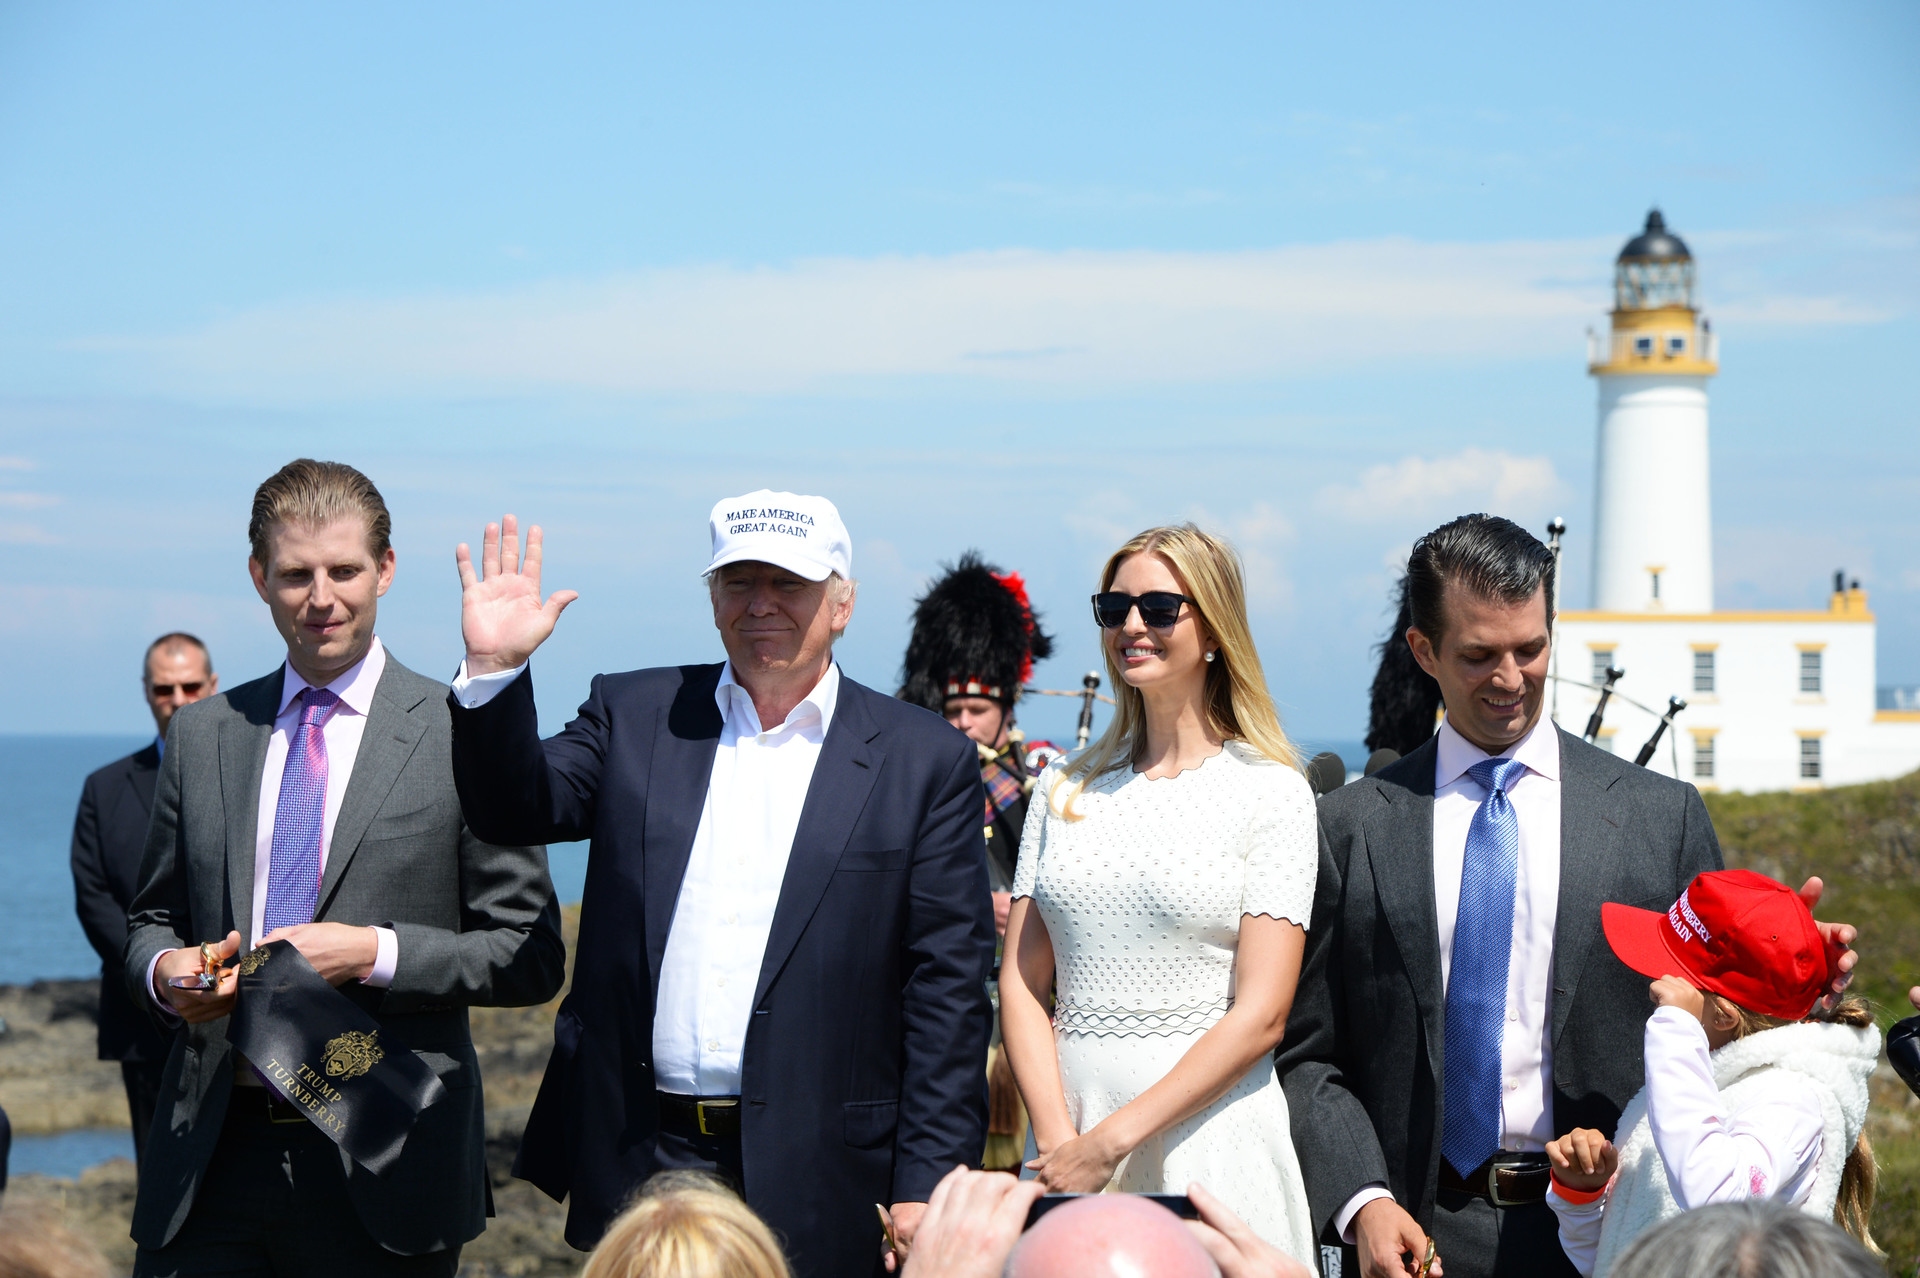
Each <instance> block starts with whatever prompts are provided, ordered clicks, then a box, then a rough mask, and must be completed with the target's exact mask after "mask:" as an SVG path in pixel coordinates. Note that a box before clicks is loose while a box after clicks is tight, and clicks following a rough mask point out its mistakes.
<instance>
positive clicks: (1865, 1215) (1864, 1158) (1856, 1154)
mask: <svg viewBox="0 0 1920 1278" xmlns="http://www.w3.org/2000/svg"><path fill="white" fill-rule="evenodd" d="M1707 997H1709V998H1711V999H1714V1000H1716V1001H1717V1002H1718V1003H1719V1004H1720V1006H1722V1007H1724V1008H1726V1009H1727V1011H1729V1012H1730V1013H1732V1015H1733V1029H1732V1031H1731V1033H1732V1034H1733V1036H1734V1037H1735V1038H1745V1037H1746V1036H1747V1035H1749V1034H1759V1033H1762V1032H1764V1031H1766V1030H1770V1029H1779V1028H1780V1027H1781V1026H1783V1025H1795V1024H1798V1023H1799V1022H1797V1021H1786V1020H1781V1019H1780V1018H1779V1017H1777V1016H1768V1015H1766V1014H1764V1013H1762V1012H1752V1011H1748V1010H1747V1009H1746V1008H1744V1007H1741V1006H1740V1005H1739V1004H1738V1003H1736V1002H1734V1001H1733V1000H1732V999H1730V998H1723V997H1722V996H1720V995H1718V994H1709V995H1708V996H1707ZM1807 1019H1808V1020H1810V1021H1830V1022H1833V1023H1835V1024H1838V1025H1851V1026H1852V1027H1854V1028H1855V1029H1864V1028H1865V1027H1866V1026H1869V1025H1871V1024H1873V1009H1872V1008H1871V1007H1869V1006H1867V1001H1866V1000H1865V999H1863V998H1857V997H1854V996H1851V995H1849V996H1848V997H1846V998H1843V999H1841V1000H1840V1001H1839V1002H1838V1003H1836V1004H1835V1005H1834V1007H1833V1010H1832V1011H1830V1012H1823V1011H1820V1010H1819V1009H1818V1008H1816V1009H1815V1010H1814V1013H1813V1015H1811V1016H1809V1017H1808V1018H1807ZM1879 1189H1880V1164H1879V1162H1878V1160H1876V1159H1875V1158H1874V1156H1873V1142H1872V1141H1870V1140H1868V1139H1867V1134H1866V1132H1864V1131H1863V1132H1861V1133H1860V1136H1859V1138H1858V1139H1856V1140H1855V1141H1854V1142H1853V1148H1852V1149H1851V1150H1849V1151H1848V1152H1847V1161H1846V1163H1845V1164H1844V1165H1843V1166H1842V1167H1841V1168H1840V1196H1839V1197H1838V1198H1837V1199H1835V1200H1834V1204H1833V1223H1834V1224H1836V1225H1838V1226H1840V1228H1842V1229H1844V1230H1846V1231H1847V1232H1848V1233H1850V1234H1852V1235H1853V1236H1854V1237H1855V1238H1857V1239H1858V1240H1859V1241H1860V1245H1861V1246H1863V1247H1865V1248H1866V1249H1867V1250H1868V1251H1870V1252H1872V1253H1873V1254H1874V1255H1876V1256H1880V1257H1885V1256H1886V1254H1887V1253H1886V1252H1884V1251H1881V1250H1880V1244H1878V1243H1876V1242H1874V1241H1873V1234H1872V1232H1871V1231H1869V1229H1868V1228H1867V1226H1868V1224H1869V1223H1870V1222H1871V1221H1872V1220H1873V1200H1874V1197H1875V1195H1876V1194H1878V1192H1879Z"/></svg>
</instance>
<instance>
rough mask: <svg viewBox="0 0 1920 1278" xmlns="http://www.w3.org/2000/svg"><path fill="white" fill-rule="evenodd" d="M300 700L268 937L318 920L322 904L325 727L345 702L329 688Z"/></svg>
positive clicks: (271, 877) (272, 871)
mask: <svg viewBox="0 0 1920 1278" xmlns="http://www.w3.org/2000/svg"><path fill="white" fill-rule="evenodd" d="M300 701H301V706H300V722H299V723H298V724H297V725H296V726H295V727H294V729H293V740H292V741H291V742H289V743H288V745H287V769H286V771H284V772H282V773H281V774H280V802H279V805H278V806H277V807H275V808H274V810H273V853H272V860H271V861H269V862H268V865H267V913H266V919H265V921H264V923H263V924H262V931H263V933H265V932H272V931H273V930H274V929H275V928H282V927H292V926H293V925H295V924H296V923H311V922H313V911H314V907H315V906H317V905H319V903H320V840H321V837H322V836H323V834H324V832H325V830H326V819H327V737H326V731H325V729H326V726H327V720H328V719H330V718H332V717H333V712H334V711H335V710H336V709H338V708H339V705H340V698H339V697H338V696H337V695H336V694H334V693H331V692H328V691H327V690H326V689H325V688H308V689H307V690H306V691H305V692H303V693H301V694H300Z"/></svg>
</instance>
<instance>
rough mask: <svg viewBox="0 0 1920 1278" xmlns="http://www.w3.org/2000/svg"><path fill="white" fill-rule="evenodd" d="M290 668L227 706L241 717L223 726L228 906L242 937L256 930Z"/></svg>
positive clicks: (233, 717) (222, 789)
mask: <svg viewBox="0 0 1920 1278" xmlns="http://www.w3.org/2000/svg"><path fill="white" fill-rule="evenodd" d="M285 679H286V675H285V672H284V670H277V671H275V672H274V673H273V674H271V675H269V676H267V677H266V678H265V679H259V680H256V681H255V682H254V683H252V684H251V685H249V686H248V687H246V688H242V689H236V690H235V692H234V693H233V695H232V696H229V697H228V698H227V704H228V705H229V706H231V707H232V708H233V709H234V710H235V711H237V712H238V713H236V714H231V715H228V716H227V717H226V718H225V719H223V720H221V722H220V743H219V754H220V804H221V808H222V809H223V811H224V812H225V814H226V820H225V822H224V823H223V824H224V825H225V828H226V831H227V904H228V907H229V908H230V909H231V910H232V912H233V919H232V923H233V926H234V928H235V929H237V930H238V931H239V932H240V934H241V935H242V937H245V936H246V935H247V933H248V930H249V929H250V928H251V927H252V926H253V858H254V845H255V843H256V841H257V840H258V838H259V833H260V773H261V770H262V769H264V768H265V767H266V766H267V742H268V740H269V739H271V738H272V736H273V716H274V713H275V712H276V711H277V710H279V708H280V693H281V690H282V689H283V688H284V687H285Z"/></svg>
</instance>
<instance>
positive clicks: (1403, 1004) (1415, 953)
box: [1276, 732, 1720, 1241]
mask: <svg viewBox="0 0 1920 1278" xmlns="http://www.w3.org/2000/svg"><path fill="white" fill-rule="evenodd" d="M1559 738H1560V904H1559V910H1558V912H1557V914H1556V916H1555V921H1554V945H1553V983H1552V994H1551V995H1550V999H1551V1002H1552V1006H1551V1008H1550V1009H1549V1010H1550V1013H1551V1015H1550V1017H1549V1030H1548V1034H1549V1043H1550V1046H1551V1048H1552V1054H1553V1059H1552V1070H1553V1130H1554V1133H1555V1135H1564V1134H1565V1133H1566V1132H1568V1131H1570V1130H1572V1129H1573V1128H1575V1127H1596V1128H1599V1129H1600V1130H1601V1131H1604V1132H1612V1131H1613V1129H1614V1127H1615V1126H1616V1124H1617V1123H1618V1122H1619V1119H1620V1110H1621V1107H1622V1106H1623V1105H1625V1104H1626V1102H1627V1101H1628V1099H1630V1098H1631V1097H1632V1095H1633V1094H1634V1093H1635V1092H1637V1091H1639V1090H1640V1086H1641V1082H1642V1073H1643V1065H1642V1061H1641V1051H1640V1043H1641V1033H1642V1030H1643V1027H1644V1026H1645V1023H1646V1019H1647V1015H1648V1014H1649V1013H1650V1012H1651V1011H1652V1010H1653V1008H1652V1004H1651V1003H1649V1002H1648V1001H1647V978H1646V977H1644V976H1640V975H1637V974H1636V973H1634V972H1633V971H1632V970H1631V969H1629V968H1628V967H1627V966H1626V965H1625V964H1624V963H1622V962H1620V960H1619V959H1617V958H1615V957H1614V955H1613V951H1612V950H1611V949H1609V948H1608V946H1607V941H1606V937H1605V935H1604V934H1603V933H1602V932H1601V930H1600V906H1601V904H1602V903H1604V902H1607V901H1624V902H1626V903H1627V904H1629V905H1639V906H1644V907H1647V908H1649V909H1659V910H1664V909H1666V908H1667V907H1668V906H1669V905H1671V904H1673V902H1674V899H1675V898H1676V897H1678V896H1679V895H1680V890H1681V889H1682V888H1684V887H1685V886H1686V885H1687V884H1688V883H1689V882H1690V881H1691V880H1692V878H1693V876H1694V875H1696V874H1698V873H1700V872H1701V871H1703V870H1717V869H1719V868H1720V845H1719V843H1718V842H1717V841H1716V840H1715V838H1714V835H1713V825H1712V823H1711V822H1710V821H1709V820H1708V819H1707V810H1706V807H1705V805H1704V804H1702V803H1701V802H1700V794H1699V791H1697V790H1695V789H1694V788H1693V787H1692V786H1690V785H1687V784H1686V783H1684V782H1680V781H1675V780H1673V779H1672V778H1670V777H1663V776H1661V775H1659V774H1658V773H1655V772H1649V771H1648V770H1647V769H1645V768H1641V767H1637V766H1635V765H1634V764H1632V763H1630V762H1628V761H1626V760H1624V759H1618V758H1615V757H1614V756H1613V755H1611V754H1608V753H1607V752H1606V751H1604V750H1597V749H1595V748H1594V747H1593V746H1590V745H1588V744H1587V743H1586V742H1584V741H1582V740H1580V739H1579V738H1578V737H1575V736H1572V735H1570V734H1568V733H1565V732H1561V733H1560V734H1559ZM1437 749H1438V747H1437V745H1436V743H1435V741H1433V740H1429V741H1428V742H1427V743H1426V744H1425V745H1423V746H1421V747H1420V748H1419V749H1418V750H1416V751H1414V752H1413V753H1412V754H1410V755H1408V756H1407V757H1406V758H1404V759H1402V760H1400V761H1399V762H1398V763H1395V764H1393V765H1392V766H1391V767H1388V768H1385V769H1382V770H1381V771H1380V772H1378V773H1376V774H1375V775H1373V776H1371V777H1368V778H1366V779H1364V780H1361V781H1356V782H1354V783H1353V784H1351V785H1348V786H1343V787H1342V788H1340V789H1338V790H1335V791H1334V792H1333V793H1331V794H1329V795H1327V796H1326V797H1325V798H1323V799H1321V800H1320V837H1321V843H1320V878H1319V882H1318V884H1317V885H1316V887H1315V889H1314V902H1313V925H1312V928H1311V929H1310V930H1309V932H1308V935H1307V953H1306V961H1305V966H1304V967H1303V969H1302V971H1301V973H1300V986H1299V992H1298V994H1297V995H1296V996H1295V998H1294V1003H1293V1012H1292V1015H1291V1016H1290V1017H1289V1019H1288V1021H1287V1034H1286V1038H1285V1039H1284V1040H1283V1041H1282V1042H1281V1044H1280V1050H1279V1053H1278V1056H1277V1058H1276V1064H1277V1066H1278V1068H1279V1071H1280V1077H1281V1081H1282V1082H1283V1083H1284V1084H1285V1086H1286V1090H1287V1105H1288V1107H1289V1108H1290V1109H1291V1110H1292V1114H1293V1143H1294V1147H1295V1149H1296V1150H1298V1152H1299V1155H1300V1168H1301V1171H1302V1173H1303V1174H1304V1176H1305V1178H1306V1182H1307V1199H1308V1202H1309V1204H1310V1205H1311V1207H1312V1210H1313V1220H1314V1225H1315V1228H1316V1230H1320V1231H1325V1230H1326V1229H1327V1228H1328V1226H1329V1224H1330V1222H1331V1221H1332V1219H1333V1217H1334V1215H1335V1213H1337V1212H1338V1211H1339V1210H1340V1208H1342V1207H1343V1206H1345V1205H1346V1203H1347V1201H1348V1200H1349V1199H1351V1198H1352V1197H1353V1195H1354V1194H1355V1193H1356V1192H1357V1191H1358V1190H1360V1189H1361V1188H1362V1187H1364V1186H1365V1185H1367V1184H1369V1183H1372V1182H1379V1183H1382V1184H1385V1185H1386V1186H1387V1187H1388V1188H1389V1189H1391V1190H1392V1191H1393V1196H1394V1198H1395V1199H1396V1200H1398V1201H1399V1203H1400V1204H1401V1205H1402V1206H1404V1207H1405V1208H1406V1209H1407V1210H1408V1211H1410V1212H1412V1213H1413V1215H1414V1217H1415V1219H1417V1220H1419V1221H1420V1222H1421V1223H1422V1225H1428V1224H1429V1223H1430V1221H1431V1219H1432V1215H1433V1196H1434V1190H1435V1187H1436V1184H1437V1180H1438V1176H1439V1170H1440V1128H1441V1121H1442V1118H1441V1108H1442V1104H1443V1102H1444V1098H1445V1088H1444V1086H1443V1085H1442V1082H1441V1080H1442V1079H1443V1078H1444V1077H1445V1075H1444V1073H1443V1071H1444V1069H1445V1067H1446V1061H1445V1059H1444V1057H1445V1047H1446V999H1445V997H1444V996H1443V995H1442V993H1441V988H1440V926H1439V922H1438V916H1437V913H1436V909H1435V905H1434V899H1433V791H1434V759H1435V755H1436V753H1437ZM1322 1236H1323V1239H1324V1240H1325V1241H1334V1240H1333V1239H1332V1238H1331V1237H1330V1236H1328V1235H1326V1234H1324V1233H1323V1235H1322Z"/></svg>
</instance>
